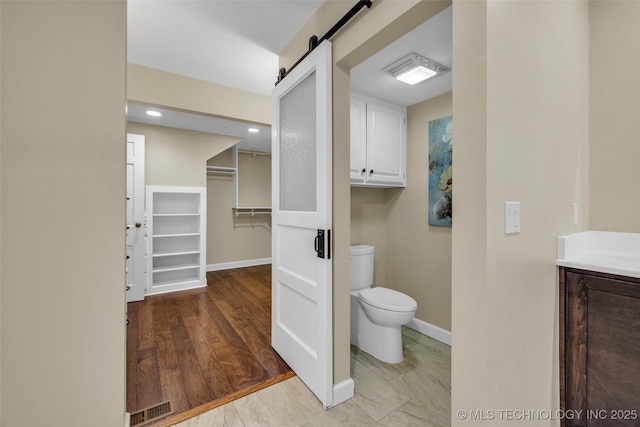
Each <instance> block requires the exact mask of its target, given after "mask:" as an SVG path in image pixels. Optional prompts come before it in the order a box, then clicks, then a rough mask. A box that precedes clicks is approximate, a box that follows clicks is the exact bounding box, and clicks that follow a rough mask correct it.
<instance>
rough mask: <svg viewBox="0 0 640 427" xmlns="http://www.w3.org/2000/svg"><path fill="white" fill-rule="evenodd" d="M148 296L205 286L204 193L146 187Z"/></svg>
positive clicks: (197, 189)
mask: <svg viewBox="0 0 640 427" xmlns="http://www.w3.org/2000/svg"><path fill="white" fill-rule="evenodd" d="M147 208H148V210H149V211H150V212H152V215H151V216H150V222H149V235H151V237H152V238H151V239H148V242H149V247H148V253H149V254H150V255H151V256H149V257H147V260H148V264H147V271H148V272H150V274H148V275H147V289H146V294H147V295H153V294H158V293H166V292H174V291H180V290H185V289H192V288H198V287H202V286H206V268H205V261H206V255H205V248H206V223H205V220H206V189H205V188H202V187H164V186H147Z"/></svg>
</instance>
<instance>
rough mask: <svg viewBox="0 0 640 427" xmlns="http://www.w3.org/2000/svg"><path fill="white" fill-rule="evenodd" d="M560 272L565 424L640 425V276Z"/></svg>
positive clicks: (584, 271)
mask: <svg viewBox="0 0 640 427" xmlns="http://www.w3.org/2000/svg"><path fill="white" fill-rule="evenodd" d="M559 274H560V277H559V279H560V280H559V283H560V405H561V409H562V410H573V411H582V412H581V414H582V415H581V417H580V418H579V419H573V420H572V419H567V418H565V419H564V420H563V421H562V425H563V426H567V427H573V426H607V427H614V426H626V427H637V426H640V278H633V277H626V276H617V275H612V274H605V273H598V272H593V271H587V270H578V269H573V268H568V267H560V270H559ZM573 411H572V412H573Z"/></svg>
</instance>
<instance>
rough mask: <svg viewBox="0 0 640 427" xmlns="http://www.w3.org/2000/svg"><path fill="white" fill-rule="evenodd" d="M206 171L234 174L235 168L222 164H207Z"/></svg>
mask: <svg viewBox="0 0 640 427" xmlns="http://www.w3.org/2000/svg"><path fill="white" fill-rule="evenodd" d="M207 172H214V173H230V174H234V173H236V172H237V170H236V168H227V167H224V166H207Z"/></svg>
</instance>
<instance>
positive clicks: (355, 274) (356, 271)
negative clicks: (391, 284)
mask: <svg viewBox="0 0 640 427" xmlns="http://www.w3.org/2000/svg"><path fill="white" fill-rule="evenodd" d="M374 250H375V248H374V247H373V246H368V245H354V246H351V289H352V290H354V289H362V288H366V287H367V286H371V285H373V253H374Z"/></svg>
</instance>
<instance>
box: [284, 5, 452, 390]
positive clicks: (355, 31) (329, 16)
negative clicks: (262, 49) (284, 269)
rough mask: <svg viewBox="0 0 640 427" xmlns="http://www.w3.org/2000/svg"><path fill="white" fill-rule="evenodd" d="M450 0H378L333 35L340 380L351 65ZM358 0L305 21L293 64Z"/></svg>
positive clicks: (337, 370) (345, 334) (337, 376)
mask: <svg viewBox="0 0 640 427" xmlns="http://www.w3.org/2000/svg"><path fill="white" fill-rule="evenodd" d="M450 4H451V2H449V1H417V0H407V1H391V0H380V1H375V2H373V6H372V7H371V8H370V9H365V10H363V11H361V12H360V13H359V14H358V15H357V16H356V17H355V18H354V19H353V20H352V21H350V22H349V23H348V24H347V25H346V26H345V27H343V28H342V29H341V30H340V31H339V32H338V33H336V35H335V36H334V37H333V38H332V40H331V41H332V43H333V62H334V67H333V91H332V96H333V231H334V233H333V236H334V242H333V254H334V257H333V327H334V330H333V354H334V357H333V368H334V375H333V380H334V383H339V382H341V381H343V380H346V379H348V378H349V377H350V357H349V348H350V347H349V346H350V342H349V340H350V339H349V329H348V328H346V327H345V325H347V324H349V247H350V245H351V200H350V199H351V197H350V194H351V189H350V183H349V70H350V69H351V68H352V67H354V66H356V65H358V64H359V63H360V62H362V61H363V60H365V59H367V58H368V57H369V56H371V55H372V54H374V53H375V52H377V51H379V50H380V49H382V48H383V47H385V46H387V45H388V44H389V43H391V42H393V41H395V40H396V39H397V38H398V37H400V36H402V35H404V34H405V33H407V32H409V31H411V30H412V29H413V28H415V27H416V26H418V25H419V24H421V23H423V22H424V21H426V20H427V19H429V18H430V17H432V16H434V15H436V14H437V13H438V12H440V11H441V10H443V9H444V8H446V7H447V6H448V5H450ZM351 7H353V3H349V2H342V1H339V2H338V1H328V2H325V3H323V4H322V6H321V7H320V8H319V9H318V11H317V12H316V14H314V16H312V17H311V19H310V20H309V21H308V22H307V24H305V25H304V26H303V28H302V29H301V30H300V31H299V32H298V34H297V35H296V37H294V39H293V40H292V41H291V42H290V43H289V45H288V46H287V47H286V48H285V49H284V51H283V52H282V53H281V55H280V66H284V67H289V66H290V65H291V64H293V63H295V61H297V60H298V58H300V57H301V56H302V55H303V54H304V53H305V51H306V50H307V47H308V40H309V37H310V35H311V34H317V35H318V36H319V37H320V36H322V35H323V34H324V33H325V32H326V31H328V30H329V28H331V27H332V26H333V25H334V24H335V23H336V22H337V21H338V20H339V19H340V18H341V17H342V16H343V15H344V14H345V13H346V12H347V11H348V10H349V9H351Z"/></svg>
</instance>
